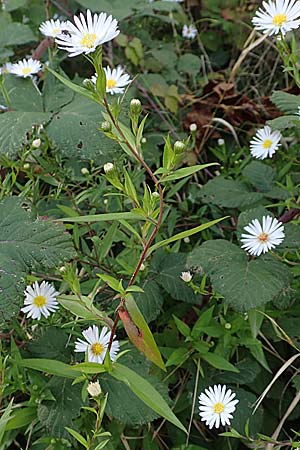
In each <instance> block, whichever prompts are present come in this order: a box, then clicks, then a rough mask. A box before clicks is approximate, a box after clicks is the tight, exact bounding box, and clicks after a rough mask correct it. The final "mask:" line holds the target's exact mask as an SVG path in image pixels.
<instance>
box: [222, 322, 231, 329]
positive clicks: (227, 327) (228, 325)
mask: <svg viewBox="0 0 300 450" xmlns="http://www.w3.org/2000/svg"><path fill="white" fill-rule="evenodd" d="M224 326H225V329H226V330H230V329H231V326H232V325H231V323H229V322H227V323H225V325H224Z"/></svg>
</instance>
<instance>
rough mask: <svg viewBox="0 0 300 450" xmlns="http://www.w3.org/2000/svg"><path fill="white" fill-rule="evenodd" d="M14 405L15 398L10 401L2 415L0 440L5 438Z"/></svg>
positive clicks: (0, 418) (0, 419)
mask: <svg viewBox="0 0 300 450" xmlns="http://www.w3.org/2000/svg"><path fill="white" fill-rule="evenodd" d="M12 405H13V399H12V400H11V401H10V402H9V404H8V405H7V407H6V408H5V411H4V413H3V414H2V416H1V417H0V442H2V438H3V435H4V432H5V430H6V425H7V422H8V421H9V419H10V417H11V414H12Z"/></svg>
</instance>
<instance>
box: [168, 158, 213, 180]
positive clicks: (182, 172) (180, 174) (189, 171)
mask: <svg viewBox="0 0 300 450" xmlns="http://www.w3.org/2000/svg"><path fill="white" fill-rule="evenodd" d="M215 165H216V163H209V164H199V165H197V166H191V167H182V168H181V169H177V170H175V172H173V173H171V174H170V175H167V176H166V177H164V178H162V179H161V182H162V183H165V182H166V181H174V180H179V179H180V178H184V177H189V176H190V175H193V174H194V173H196V172H199V170H203V169H206V168H207V167H210V166H215Z"/></svg>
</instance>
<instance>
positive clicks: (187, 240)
mask: <svg viewBox="0 0 300 450" xmlns="http://www.w3.org/2000/svg"><path fill="white" fill-rule="evenodd" d="M183 242H184V243H185V244H189V243H190V242H191V240H190V238H189V237H188V236H187V237H185V238H183Z"/></svg>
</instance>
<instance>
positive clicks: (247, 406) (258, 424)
mask: <svg viewBox="0 0 300 450" xmlns="http://www.w3.org/2000/svg"><path fill="white" fill-rule="evenodd" d="M234 392H235V393H236V398H237V399H238V400H239V403H238V404H237V406H236V411H234V414H233V419H232V422H231V425H232V427H233V428H234V429H235V430H236V431H237V432H238V433H241V434H243V435H244V433H245V423H246V422H247V420H248V419H249V420H250V422H249V428H250V436H251V437H252V438H254V439H255V438H256V433H257V432H259V431H260V430H261V429H262V426H263V409H262V407H260V408H259V409H258V410H257V411H256V413H255V414H253V405H254V404H255V401H256V396H255V395H254V394H252V393H251V392H248V391H246V390H244V389H240V388H235V389H234Z"/></svg>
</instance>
